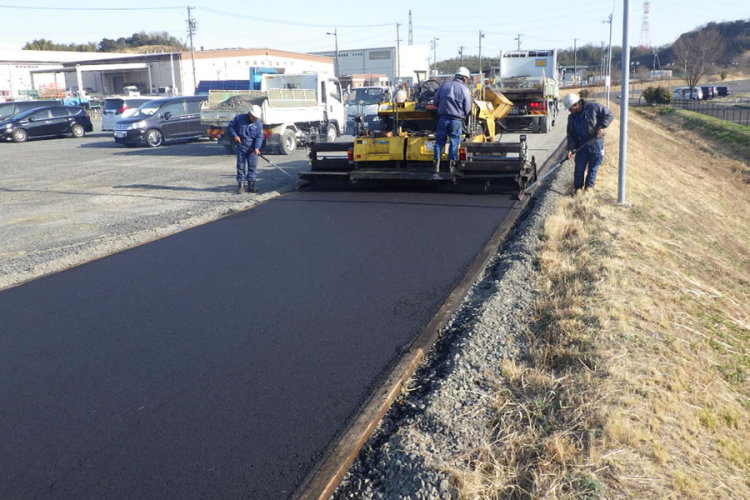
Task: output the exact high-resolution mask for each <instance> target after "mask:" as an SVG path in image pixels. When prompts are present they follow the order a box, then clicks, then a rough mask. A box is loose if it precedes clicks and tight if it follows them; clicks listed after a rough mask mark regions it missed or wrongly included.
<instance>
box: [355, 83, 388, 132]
mask: <svg viewBox="0 0 750 500" xmlns="http://www.w3.org/2000/svg"><path fill="white" fill-rule="evenodd" d="M390 98H391V89H390V88H389V87H386V86H373V87H356V88H353V89H352V90H351V93H350V94H349V98H348V99H347V101H346V130H345V133H347V134H351V135H353V134H354V133H355V132H356V129H357V127H356V124H355V118H357V117H358V116H360V117H361V118H360V120H361V123H362V126H363V127H365V128H366V129H369V130H373V129H376V128H378V127H379V126H380V117H379V116H378V105H379V104H380V103H381V102H382V101H387V100H389V99H390Z"/></svg>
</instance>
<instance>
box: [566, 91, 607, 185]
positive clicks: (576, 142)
mask: <svg viewBox="0 0 750 500" xmlns="http://www.w3.org/2000/svg"><path fill="white" fill-rule="evenodd" d="M563 104H564V105H565V107H566V108H567V109H568V112H569V113H570V115H568V159H570V158H572V157H573V156H575V172H574V174H573V187H574V188H575V190H576V191H578V190H579V189H581V188H584V187H585V188H586V189H591V188H593V187H594V184H595V183H596V173H597V171H598V170H599V166H600V165H601V164H602V162H603V161H604V129H605V128H607V127H608V126H609V124H610V123H612V120H614V116H612V112H611V111H610V110H609V108H607V107H606V106H604V105H603V104H599V103H598V102H594V101H585V100H583V99H581V98H580V97H579V96H578V94H568V95H566V96H565V97H564V98H563ZM587 170H588V172H587ZM584 177H585V179H584Z"/></svg>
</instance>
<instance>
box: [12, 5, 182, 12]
mask: <svg viewBox="0 0 750 500" xmlns="http://www.w3.org/2000/svg"><path fill="white" fill-rule="evenodd" d="M184 8H185V7H184V6H182V5H180V6H179V7H28V6H19V5H0V9H24V10H82V11H101V10H176V9H180V10H182V9H184Z"/></svg>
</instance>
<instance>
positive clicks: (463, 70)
mask: <svg viewBox="0 0 750 500" xmlns="http://www.w3.org/2000/svg"><path fill="white" fill-rule="evenodd" d="M456 76H463V77H465V78H471V73H469V69H468V68H466V67H465V66H461V67H460V68H458V69H457V70H456Z"/></svg>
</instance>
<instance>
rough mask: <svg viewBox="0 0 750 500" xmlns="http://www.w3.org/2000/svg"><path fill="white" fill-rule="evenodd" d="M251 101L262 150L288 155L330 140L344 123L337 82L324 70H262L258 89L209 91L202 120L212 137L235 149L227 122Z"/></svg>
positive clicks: (342, 127) (245, 110)
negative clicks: (258, 121) (257, 114)
mask: <svg viewBox="0 0 750 500" xmlns="http://www.w3.org/2000/svg"><path fill="white" fill-rule="evenodd" d="M254 104H257V105H258V106H260V108H261V110H262V112H263V113H262V116H261V121H262V122H263V136H264V138H265V141H264V150H266V151H269V150H272V151H276V152H279V153H281V154H289V153H291V152H292V151H294V150H295V149H297V148H298V147H302V146H306V145H307V144H309V143H310V142H312V141H314V140H315V141H318V142H332V141H334V140H336V138H337V137H338V136H339V135H341V134H342V133H343V131H344V126H345V124H346V115H345V110H344V104H343V96H342V92H341V84H340V83H339V81H338V79H337V78H336V77H335V76H333V75H327V74H323V73H303V74H263V75H262V76H261V82H260V90H209V92H208V100H207V101H206V103H205V104H204V105H203V107H202V108H201V124H202V125H203V126H204V127H205V128H206V134H207V135H208V136H209V137H210V138H212V139H218V140H220V141H222V142H223V143H224V145H225V147H226V149H227V151H228V152H234V151H235V147H236V146H235V143H234V141H232V140H231V137H230V136H229V134H228V133H227V132H226V126H227V125H228V124H229V121H230V120H231V119H232V118H234V117H235V116H236V115H237V114H239V113H247V110H248V109H250V106H252V105H254Z"/></svg>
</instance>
